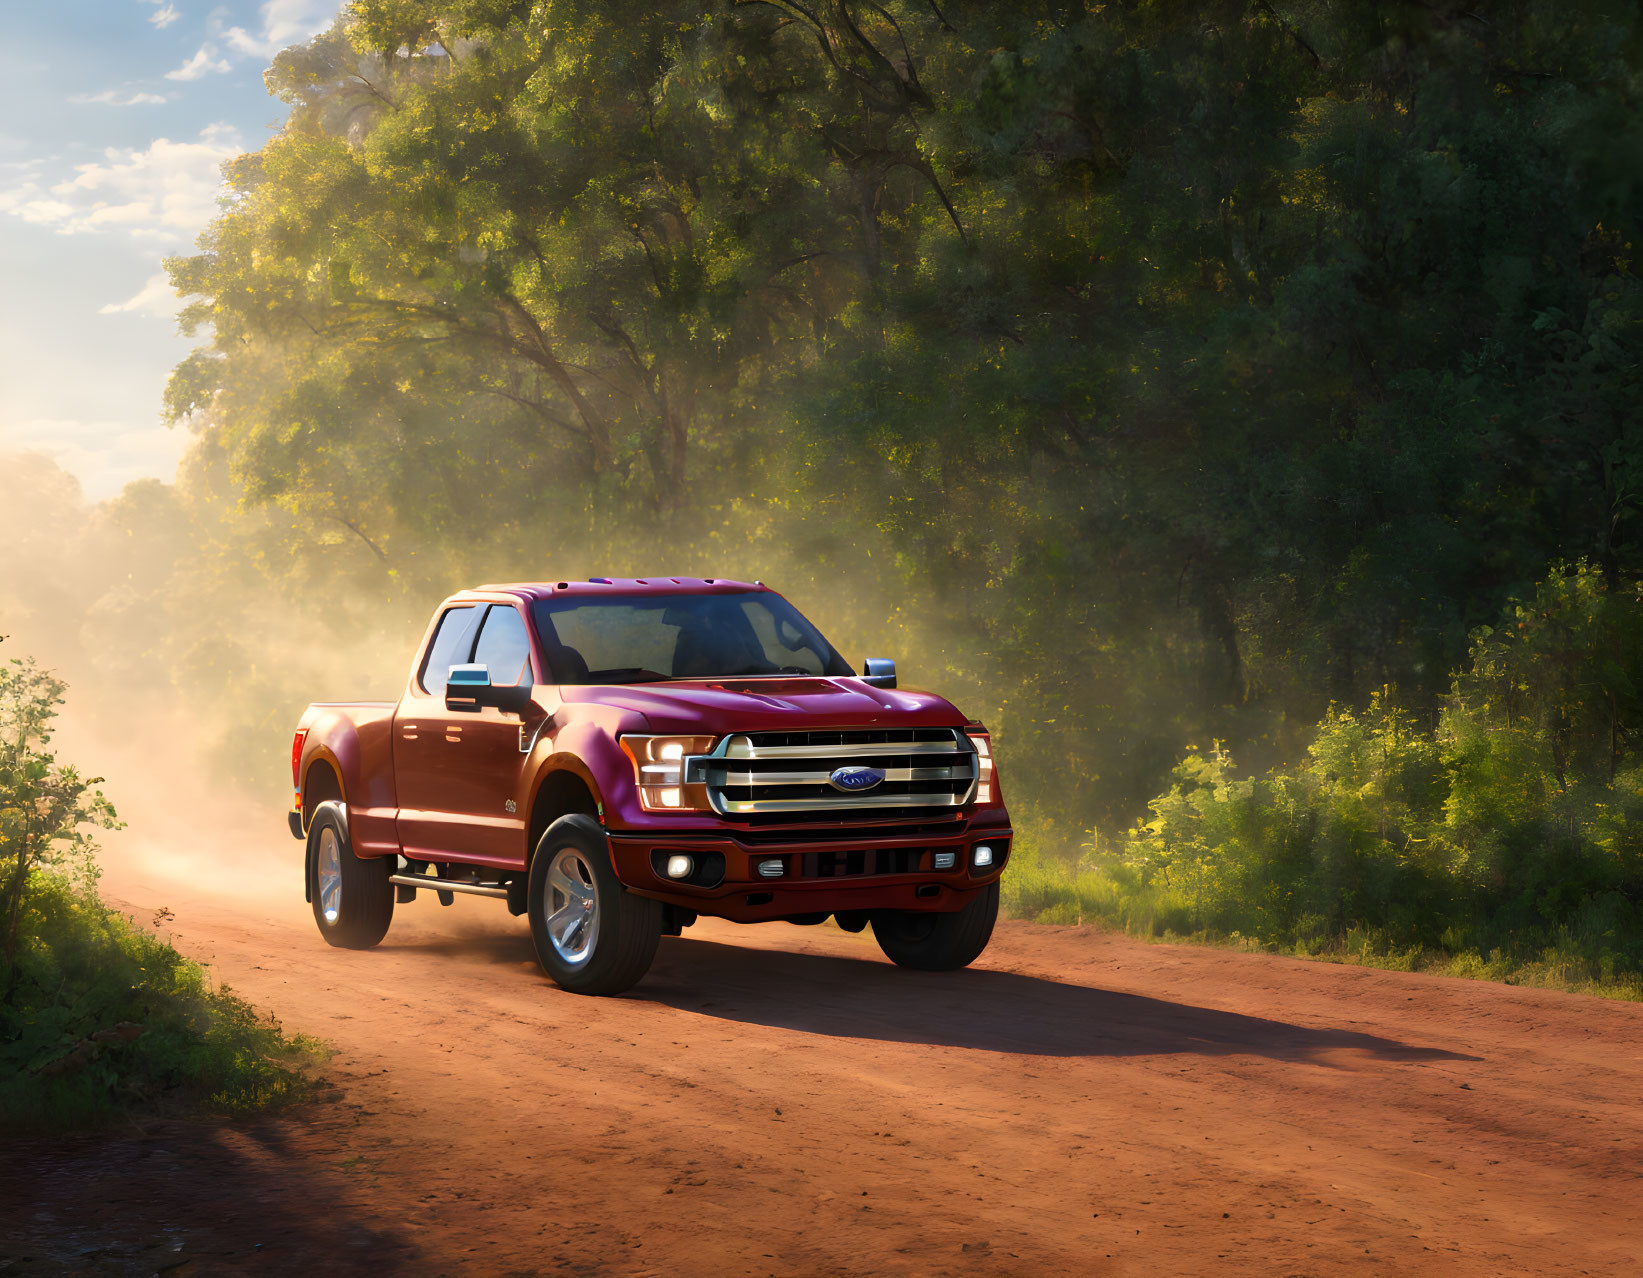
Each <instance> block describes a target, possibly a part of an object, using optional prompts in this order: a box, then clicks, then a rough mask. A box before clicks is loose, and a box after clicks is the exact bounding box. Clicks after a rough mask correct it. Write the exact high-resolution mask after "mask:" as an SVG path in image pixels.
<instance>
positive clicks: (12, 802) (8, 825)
mask: <svg viewBox="0 0 1643 1278" xmlns="http://www.w3.org/2000/svg"><path fill="white" fill-rule="evenodd" d="M66 691H67V685H66V684H64V683H63V682H62V680H60V679H58V678H56V677H55V676H53V675H52V674H50V673H49V672H48V671H45V670H41V669H40V668H39V666H37V665H36V664H35V662H34V659H33V658H32V657H29V658H17V657H14V658H12V659H11V660H9V661H8V662H7V663H6V664H5V665H3V666H0V929H3V935H4V942H3V944H4V953H3V955H0V962H3V964H4V966H3V967H0V973H3V974H4V980H5V987H4V991H3V994H4V998H5V1000H6V1001H8V1002H9V1001H10V999H11V998H12V996H13V994H14V993H15V990H16V985H17V979H18V971H17V963H16V956H17V940H18V933H19V927H20V926H21V924H22V921H23V908H24V902H25V898H26V896H27V890H28V885H29V880H30V876H31V875H32V874H33V872H34V871H35V869H36V868H37V867H41V866H47V867H52V868H54V869H57V870H59V871H60V872H64V873H66V874H68V875H69V876H70V877H72V878H75V879H77V880H80V881H84V882H87V883H89V882H91V881H93V880H94V879H95V870H94V868H93V861H92V856H93V852H94V849H95V844H93V843H92V842H91V840H90V839H89V838H88V837H87V835H86V833H85V831H84V830H83V829H82V827H83V826H87V825H100V826H103V827H105V828H112V827H114V826H116V825H118V824H119V822H118V820H117V819H116V817H115V814H114V808H113V806H112V805H111V804H110V803H109V802H108V800H107V799H105V798H104V797H103V793H102V791H100V790H94V789H93V788H92V787H93V786H94V785H95V784H96V783H97V782H98V781H100V780H102V778H101V777H90V778H87V777H82V776H81V775H80V774H79V772H78V771H77V770H75V769H74V768H73V767H71V766H67V765H63V764H59V763H58V762H57V758H56V755H55V754H53V753H52V752H50V751H49V750H47V749H46V747H47V746H48V745H49V744H50V742H51V734H52V727H51V724H52V720H53V719H55V718H56V717H57V707H58V706H60V705H62V704H63V693H64V692H66Z"/></svg>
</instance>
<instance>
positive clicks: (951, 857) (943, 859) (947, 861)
mask: <svg viewBox="0 0 1643 1278" xmlns="http://www.w3.org/2000/svg"><path fill="white" fill-rule="evenodd" d="M933 864H934V865H935V867H936V869H938V870H950V869H952V868H953V866H955V865H957V864H958V853H957V852H937V853H936V855H935V859H934V862H933Z"/></svg>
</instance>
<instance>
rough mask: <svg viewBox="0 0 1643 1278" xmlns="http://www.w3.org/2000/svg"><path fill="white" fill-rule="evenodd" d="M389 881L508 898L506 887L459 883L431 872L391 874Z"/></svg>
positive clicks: (436, 889) (407, 885) (471, 894)
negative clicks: (437, 877) (440, 877)
mask: <svg viewBox="0 0 1643 1278" xmlns="http://www.w3.org/2000/svg"><path fill="white" fill-rule="evenodd" d="M388 882H390V883H397V884H398V885H399V886H400V887H408V888H432V889H433V890H434V891H436V892H441V893H444V892H466V893H468V894H469V895H470V896H496V897H501V898H502V899H503V900H504V901H505V900H507V899H508V889H507V888H505V887H489V886H487V885H486V884H483V883H458V882H457V881H456V880H455V879H436V878H435V877H434V876H433V875H431V874H390V875H389V876H388Z"/></svg>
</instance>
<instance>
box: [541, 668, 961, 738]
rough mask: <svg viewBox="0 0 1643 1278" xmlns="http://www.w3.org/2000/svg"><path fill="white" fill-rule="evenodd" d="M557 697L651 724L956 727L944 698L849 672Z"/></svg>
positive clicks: (687, 727)
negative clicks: (625, 712) (881, 684)
mask: <svg viewBox="0 0 1643 1278" xmlns="http://www.w3.org/2000/svg"><path fill="white" fill-rule="evenodd" d="M559 694H560V697H561V699H562V700H564V701H566V702H569V703H571V704H575V705H598V706H609V707H612V708H616V709H623V710H632V711H635V712H637V713H639V714H642V715H644V716H645V718H646V720H648V721H649V723H650V726H651V728H652V730H653V731H656V732H677V733H701V734H707V733H714V734H718V733H721V732H759V731H778V732H779V731H807V730H810V729H815V728H868V727H893V726H905V727H918V728H946V727H961V726H962V725H963V724H964V723H965V718H964V716H963V715H962V714H960V713H959V712H958V710H957V709H955V708H954V706H953V704H952V703H951V702H950V701H947V700H946V699H945V698H942V697H938V696H936V695H935V694H933V693H929V692H915V691H911V690H907V689H898V688H875V687H873V686H872V685H871V684H866V683H863V682H862V681H861V680H860V679H850V678H763V679H689V680H685V679H680V680H670V681H669V682H667V683H644V684H600V685H590V686H587V687H564V688H561V689H560V690H559Z"/></svg>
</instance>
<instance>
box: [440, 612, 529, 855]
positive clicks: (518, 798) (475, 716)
mask: <svg viewBox="0 0 1643 1278" xmlns="http://www.w3.org/2000/svg"><path fill="white" fill-rule="evenodd" d="M473 659H474V660H475V661H476V662H479V663H480V664H482V665H484V666H485V667H486V668H487V669H488V670H489V671H490V673H491V684H492V686H493V687H498V688H500V687H510V688H515V687H526V688H529V687H533V686H535V683H536V678H535V673H534V671H533V670H532V667H531V641H530V634H529V632H528V631H527V630H526V629H525V618H524V617H523V616H522V615H521V614H520V612H519V610H518V609H517V608H514V607H513V606H512V605H511V604H492V605H491V606H490V609H489V611H487V612H486V614H485V620H484V621H483V622H482V623H481V624H480V627H479V640H478V642H477V643H476V644H475V645H474V655H473ZM465 720H466V721H465V723H464V724H463V729H462V732H461V738H462V747H461V749H462V754H463V756H464V762H463V771H464V772H465V773H466V774H467V775H466V783H465V784H464V785H463V786H462V787H461V789H460V790H459V791H458V792H457V794H458V798H459V800H460V801H461V803H462V807H461V808H460V809H458V811H457V813H456V818H455V819H456V821H457V822H459V823H460V825H461V829H462V838H463V846H464V847H468V848H471V849H472V850H473V853H474V855H475V856H480V857H483V858H484V859H485V860H487V861H492V862H497V861H503V862H508V863H511V864H514V865H519V866H523V865H524V863H525V822H526V821H527V820H528V819H529V816H530V814H529V813H528V812H527V811H526V810H525V809H526V807H527V806H528V802H529V796H528V795H525V794H523V793H521V786H520V781H521V775H522V773H523V770H524V762H525V756H524V755H523V754H522V753H521V752H520V749H519V743H520V729H521V727H524V728H525V730H526V732H527V733H528V731H529V729H530V728H531V727H534V726H535V725H536V724H537V723H538V722H540V719H539V714H538V712H537V711H535V710H533V709H529V708H527V710H526V711H525V716H524V718H523V719H521V717H520V716H519V715H517V714H509V713H507V712H506V711H503V710H498V709H497V708H496V707H495V706H481V707H480V708H479V709H478V710H476V711H473V712H472V713H470V714H468V715H466V716H465Z"/></svg>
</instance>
